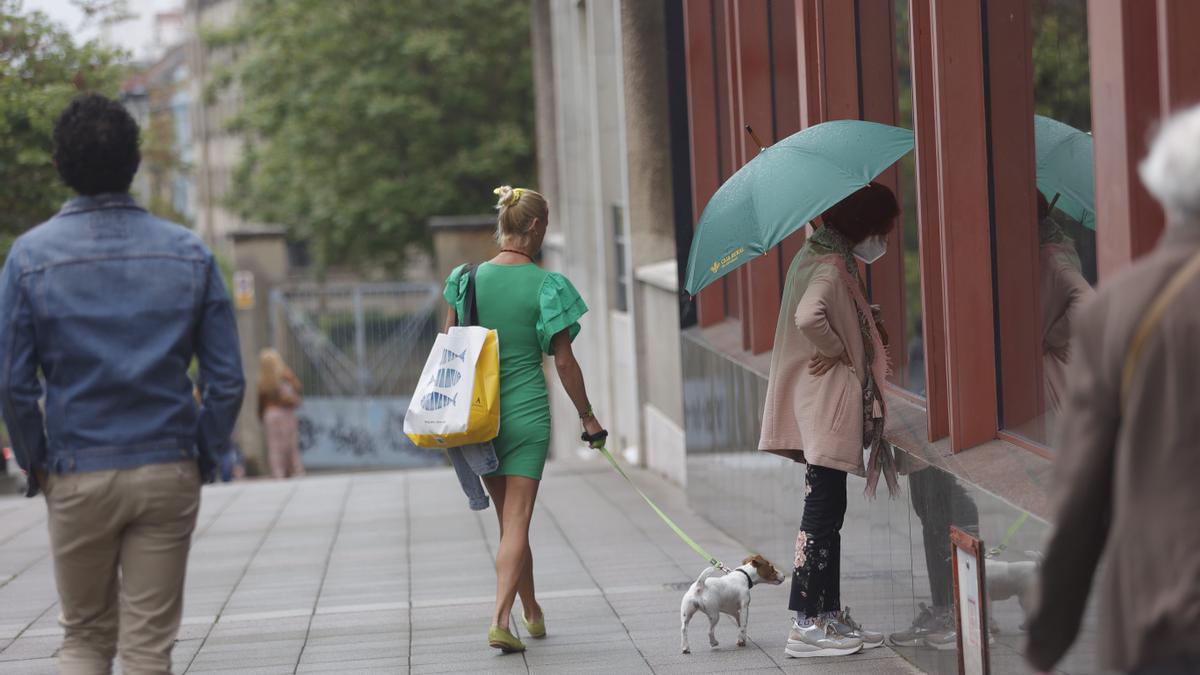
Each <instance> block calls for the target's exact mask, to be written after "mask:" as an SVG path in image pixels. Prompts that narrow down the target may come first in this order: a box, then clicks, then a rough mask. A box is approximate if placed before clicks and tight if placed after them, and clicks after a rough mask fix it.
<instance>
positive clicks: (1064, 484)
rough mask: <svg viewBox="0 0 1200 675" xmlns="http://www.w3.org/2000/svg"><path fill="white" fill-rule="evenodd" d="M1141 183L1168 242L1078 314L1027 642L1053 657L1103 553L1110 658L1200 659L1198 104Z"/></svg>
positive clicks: (1036, 655) (1156, 664) (1036, 654)
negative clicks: (1161, 214) (1159, 212)
mask: <svg viewBox="0 0 1200 675" xmlns="http://www.w3.org/2000/svg"><path fill="white" fill-rule="evenodd" d="M1140 168H1141V176H1142V182H1143V183H1145V185H1146V187H1147V188H1148V189H1149V190H1150V192H1151V194H1153V195H1154V197H1155V198H1156V199H1157V200H1158V201H1159V202H1160V203H1161V204H1162V206H1163V209H1164V211H1165V212H1166V214H1167V218H1168V221H1169V224H1168V227H1167V229H1166V231H1165V232H1164V234H1163V236H1162V239H1161V241H1160V243H1159V245H1158V247H1157V248H1156V249H1155V250H1154V251H1153V252H1152V253H1150V254H1148V255H1146V256H1145V257H1144V258H1142V259H1140V260H1139V261H1138V262H1137V263H1136V264H1134V265H1133V266H1132V267H1130V268H1129V269H1128V270H1126V271H1125V272H1123V273H1121V274H1120V275H1118V276H1117V277H1116V278H1115V279H1113V280H1112V281H1110V282H1108V283H1107V284H1105V285H1104V286H1102V287H1101V288H1100V290H1099V292H1098V293H1097V294H1096V296H1095V298H1094V299H1092V300H1091V301H1089V302H1088V303H1086V305H1085V306H1084V308H1083V309H1082V310H1081V311H1080V313H1079V315H1078V319H1077V321H1076V322H1075V325H1074V328H1073V332H1074V336H1075V337H1074V342H1073V344H1072V353H1071V357H1072V360H1071V368H1070V372H1069V374H1068V381H1067V394H1066V399H1065V401H1064V408H1063V417H1062V424H1061V427H1060V438H1061V441H1060V443H1059V451H1058V454H1057V456H1056V466H1055V487H1054V490H1053V492H1052V494H1053V495H1054V497H1053V505H1052V508H1053V511H1052V513H1053V522H1054V523H1055V527H1054V529H1053V531H1052V533H1051V536H1050V539H1049V542H1048V545H1047V550H1046V554H1045V561H1044V563H1043V565H1042V569H1041V583H1040V587H1039V588H1040V590H1039V597H1038V601H1037V603H1036V609H1035V610H1034V611H1033V612H1032V615H1031V617H1030V619H1029V638H1028V645H1027V649H1026V652H1025V653H1026V655H1027V658H1028V659H1029V661H1030V663H1031V664H1032V665H1033V666H1034V667H1035V668H1037V669H1039V670H1042V671H1049V670H1051V669H1052V668H1053V667H1054V665H1055V664H1056V663H1058V661H1059V660H1060V659H1061V658H1062V656H1063V654H1064V653H1065V652H1066V651H1067V648H1068V647H1070V645H1071V643H1072V642H1073V641H1074V640H1075V637H1076V635H1077V634H1078V632H1079V626H1080V623H1081V620H1082V617H1083V611H1084V606H1085V605H1086V602H1087V597H1088V593H1089V591H1090V589H1091V588H1092V578H1093V576H1094V574H1095V572H1096V570H1097V569H1098V566H1099V563H1100V561H1101V557H1102V555H1101V554H1102V553H1103V554H1104V558H1105V565H1104V567H1103V573H1102V575H1101V578H1100V580H1099V583H1098V584H1097V585H1096V590H1097V592H1098V594H1099V596H1100V635H1099V638H1098V639H1097V643H1098V644H1099V645H1100V655H1099V656H1100V663H1099V666H1100V668H1101V669H1102V670H1115V671H1121V672H1128V673H1137V674H1138V675H1150V674H1154V675H1158V674H1166V673H1171V674H1173V673H1197V672H1200V528H1198V527H1196V526H1195V525H1194V524H1191V523H1190V522H1189V520H1188V519H1189V517H1190V516H1191V515H1193V514H1196V513H1200V490H1197V489H1196V476H1197V475H1198V474H1200V312H1197V311H1196V308H1197V307H1200V107H1194V108H1191V109H1188V110H1186V111H1183V112H1181V113H1179V114H1178V115H1176V116H1175V117H1173V118H1171V119H1170V120H1168V121H1167V122H1166V124H1165V125H1164V126H1163V128H1162V130H1161V132H1160V133H1159V135H1158V137H1157V139H1156V140H1155V141H1154V143H1153V146H1152V147H1151V149H1150V154H1149V156H1148V157H1146V159H1145V160H1144V161H1143V162H1142V164H1141V167H1140Z"/></svg>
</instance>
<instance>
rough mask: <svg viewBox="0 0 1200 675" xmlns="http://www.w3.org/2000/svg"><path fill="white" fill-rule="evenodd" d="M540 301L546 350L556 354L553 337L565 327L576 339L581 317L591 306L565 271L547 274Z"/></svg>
mask: <svg viewBox="0 0 1200 675" xmlns="http://www.w3.org/2000/svg"><path fill="white" fill-rule="evenodd" d="M538 305H539V306H540V307H541V313H540V315H539V316H538V322H537V336H538V344H539V345H541V348H542V352H544V353H546V354H553V353H554V347H553V346H552V345H551V341H552V340H553V339H554V336H555V335H558V334H559V333H561V332H563V331H564V330H565V331H569V332H568V333H567V335H568V336H569V337H570V338H571V341H572V342H574V341H575V336H576V335H579V319H580V317H582V316H583V315H584V314H586V313H587V311H588V308H587V305H586V304H585V303H584V302H583V298H582V297H580V296H579V291H576V290H575V287H574V286H572V285H571V282H570V281H567V278H566V277H564V276H563V275H561V274H556V273H554V272H551V273H550V274H547V275H546V279H545V280H544V281H542V287H541V290H539V291H538Z"/></svg>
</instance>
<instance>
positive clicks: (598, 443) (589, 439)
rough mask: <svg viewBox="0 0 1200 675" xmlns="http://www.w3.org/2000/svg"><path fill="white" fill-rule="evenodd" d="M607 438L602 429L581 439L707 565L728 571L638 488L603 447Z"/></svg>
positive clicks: (606, 433) (723, 564)
mask: <svg viewBox="0 0 1200 675" xmlns="http://www.w3.org/2000/svg"><path fill="white" fill-rule="evenodd" d="M607 439H608V432H607V431H602V432H600V433H598V434H596V435H595V436H589V435H588V434H584V435H583V440H584V441H585V442H586V443H587V444H588V445H589V446H591V447H592V448H593V449H594V450H599V451H600V454H601V455H604V459H607V460H608V463H609V464H611V465H612V468H614V469H616V470H617V473H619V474H621V477H622V478H624V479H625V482H627V483H629V485H630V486H632V487H633V489H634V490H636V491H637V493H638V494H639V495H641V496H642V499H644V500H646V503H647V504H649V505H650V508H652V509H654V512H655V513H657V514H658V517H659V518H662V520H663V522H664V523H666V524H667V527H670V528H671V530H672V531H674V532H675V535H676V536H677V537H679V538H680V539H681V540H683V543H685V544H687V545H688V546H689V547H690V548H691V549H692V550H693V551H695V552H696V553H697V554H698V555H699V556H700V557H701V558H704V559H705V560H707V561H708V564H709V565H711V566H713V567H716V568H717V569H722V570H725V571H728V570H729V568H728V567H726V566H725V563H723V562H721V561H719V560H717V559H716V558H714V557H713V556H712V555H710V554H709V552H708V551H705V550H704V547H703V546H701V545H700V544H697V543H696V541H695V540H694V539H692V538H691V537H689V536H688V535H687V532H684V531H683V530H682V529H681V528H680V527H679V526H678V525H676V524H675V521H673V520H671V519H670V517H668V516H667V514H665V513H663V510H662V509H660V508H658V504H655V503H654V500H652V499H650V498H649V497H647V496H646V493H645V492H642V489H641V488H639V487H638V486H637V484H636V483H634V482H633V480H632V479H630V478H629V475H628V474H626V473H625V470H624V469H622V468H621V465H620V464H618V463H617V460H616V459H615V458H614V457H613V456H612V453H610V452H609V451H608V448H606V447H604V442H605V441H606V440H607Z"/></svg>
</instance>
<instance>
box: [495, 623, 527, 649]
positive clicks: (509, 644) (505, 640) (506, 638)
mask: <svg viewBox="0 0 1200 675" xmlns="http://www.w3.org/2000/svg"><path fill="white" fill-rule="evenodd" d="M488 645H489V646H491V647H493V648H495V649H499V650H500V651H502V652H504V653H505V654H512V653H515V652H523V651H525V643H524V642H521V641H520V640H518V639H517V636H515V635H513V634H512V633H510V632H508V631H507V630H505V629H503V628H501V627H500V626H492V627H491V628H489V629H488Z"/></svg>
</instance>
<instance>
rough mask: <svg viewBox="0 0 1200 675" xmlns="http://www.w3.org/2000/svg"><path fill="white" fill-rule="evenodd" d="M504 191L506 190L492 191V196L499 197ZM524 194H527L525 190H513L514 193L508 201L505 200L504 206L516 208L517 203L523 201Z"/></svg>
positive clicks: (497, 189) (509, 196)
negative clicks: (522, 194)
mask: <svg viewBox="0 0 1200 675" xmlns="http://www.w3.org/2000/svg"><path fill="white" fill-rule="evenodd" d="M503 191H504V188H496V189H495V190H492V194H494V195H497V196H499V195H500V193H501V192H503ZM523 192H525V190H524V188H512V192H510V193H509V195H508V199H506V200H504V206H515V205H516V203H517V202H519V201H521V193H523Z"/></svg>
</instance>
